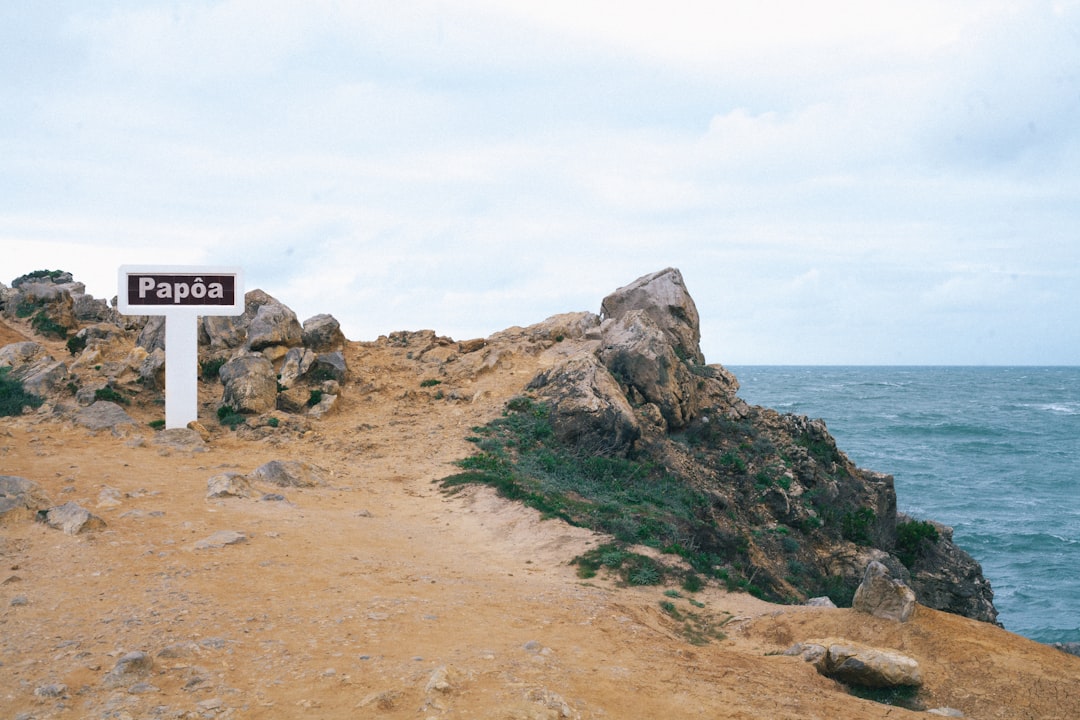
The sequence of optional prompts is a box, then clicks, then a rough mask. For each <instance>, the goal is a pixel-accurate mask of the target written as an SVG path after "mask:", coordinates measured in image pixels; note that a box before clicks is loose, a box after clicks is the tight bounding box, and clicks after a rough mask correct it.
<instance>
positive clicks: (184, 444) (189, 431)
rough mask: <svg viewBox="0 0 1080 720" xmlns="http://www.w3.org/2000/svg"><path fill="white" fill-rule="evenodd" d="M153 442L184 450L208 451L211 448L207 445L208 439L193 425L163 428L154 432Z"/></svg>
mask: <svg viewBox="0 0 1080 720" xmlns="http://www.w3.org/2000/svg"><path fill="white" fill-rule="evenodd" d="M189 425H190V423H189ZM151 442H153V444H154V445H159V446H161V447H166V448H171V449H173V450H182V451H184V452H207V451H208V450H209V449H210V448H208V447H206V441H205V440H203V437H202V435H200V434H199V432H198V430H195V429H194V428H191V427H185V428H169V429H167V430H162V431H160V432H158V433H155V434H154V439H153V440H152V441H151Z"/></svg>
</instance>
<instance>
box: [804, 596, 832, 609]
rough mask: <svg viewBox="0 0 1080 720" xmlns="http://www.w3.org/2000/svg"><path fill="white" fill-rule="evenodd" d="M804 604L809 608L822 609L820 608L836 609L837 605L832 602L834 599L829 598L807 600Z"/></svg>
mask: <svg viewBox="0 0 1080 720" xmlns="http://www.w3.org/2000/svg"><path fill="white" fill-rule="evenodd" d="M803 604H804V605H807V606H808V607H820V608H835V607H836V603H834V602H833V601H832V599H831V598H829V597H827V596H822V597H814V598H810V599H809V600H807V601H806V602H805V603H803Z"/></svg>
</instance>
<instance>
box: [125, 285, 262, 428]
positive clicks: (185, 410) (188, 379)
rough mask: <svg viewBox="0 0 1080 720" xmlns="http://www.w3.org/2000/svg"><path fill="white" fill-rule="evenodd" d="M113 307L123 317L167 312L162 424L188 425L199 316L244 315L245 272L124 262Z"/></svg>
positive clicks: (192, 416) (194, 409) (194, 406)
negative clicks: (163, 421) (114, 306)
mask: <svg viewBox="0 0 1080 720" xmlns="http://www.w3.org/2000/svg"><path fill="white" fill-rule="evenodd" d="M116 309H117V310H119V311H120V312H121V313H122V314H124V315H164V316H165V427H166V428H183V427H187V426H188V423H190V422H191V421H192V420H197V419H198V417H199V412H198V410H199V316H200V315H241V314H243V312H244V275H243V272H241V270H240V269H239V268H234V267H189V266H179V265H122V266H121V267H120V276H119V294H118V295H117V299H116Z"/></svg>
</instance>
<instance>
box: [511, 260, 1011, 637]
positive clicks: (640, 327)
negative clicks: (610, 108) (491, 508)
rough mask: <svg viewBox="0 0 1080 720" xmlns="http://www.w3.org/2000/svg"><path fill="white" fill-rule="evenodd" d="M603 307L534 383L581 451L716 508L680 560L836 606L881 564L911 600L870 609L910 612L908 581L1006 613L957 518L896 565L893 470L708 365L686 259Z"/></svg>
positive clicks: (691, 531) (987, 613) (685, 533)
mask: <svg viewBox="0 0 1080 720" xmlns="http://www.w3.org/2000/svg"><path fill="white" fill-rule="evenodd" d="M601 310H602V314H601V317H597V316H594V315H591V314H588V313H584V314H580V315H579V316H577V318H576V327H577V332H578V333H579V334H580V336H581V337H583V338H584V339H586V340H591V341H592V343H591V344H589V343H585V345H584V347H586V348H587V349H591V352H582V353H579V354H576V355H573V356H569V357H567V358H566V359H565V360H564V361H562V362H561V363H558V364H556V365H555V366H553V367H551V368H549V369H546V370H544V371H543V372H541V373H539V374H538V375H537V376H536V377H534V378H533V379H532V381H531V382H530V383H529V386H528V389H529V390H530V391H531V393H532V395H533V397H535V398H536V399H537V400H540V401H542V402H544V403H546V404H547V405H548V406H549V407H550V412H551V415H550V419H551V424H552V427H553V429H554V432H555V434H556V436H557V437H558V438H559V439H560V440H561V441H562V442H564V443H566V444H568V445H569V446H572V448H573V449H572V451H571V452H572V453H577V454H582V453H585V454H594V455H606V456H611V457H624V458H633V459H636V460H639V461H646V462H651V463H655V464H657V465H659V466H661V467H662V468H663V469H664V471H665V472H667V473H669V474H670V475H671V476H675V477H677V478H679V479H680V480H681V481H682V482H684V483H686V484H687V485H688V486H690V487H692V488H694V490H695V491H696V492H700V493H704V495H705V496H706V497H707V498H708V507H707V508H701V509H700V510H699V511H697V513H698V517H697V519H696V521H695V522H694V523H689V524H687V525H686V527H684V528H683V529H682V531H681V538H674V537H673V538H671V539H670V541H669V542H670V543H671V544H673V545H680V546H686V545H689V546H691V547H693V548H694V552H693V553H689V551H687V550H686V549H685V547H684V549H683V555H684V556H688V555H690V554H692V555H693V557H694V558H696V559H697V562H699V563H700V562H701V558H702V557H706V558H712V560H710V561H709V562H712V568H713V569H712V572H714V573H716V574H718V575H719V576H722V577H727V578H728V582H729V584H730V583H732V582H736V584H738V585H739V586H741V587H747V588H748V589H750V590H751V591H753V592H758V593H760V594H762V595H765V596H767V597H771V598H773V599H781V600H789V601H805V600H806V599H807V598H808V597H810V596H813V595H823V594H824V595H829V596H830V597H832V598H833V599H834V600H835V601H837V602H838V604H840V605H849V604H850V603H851V601H852V598H853V594H854V592H855V589H856V587H857V586H858V585H859V583H860V580H861V579H862V578H863V575H864V570H865V569H866V568H867V565H868V564H871V563H872V564H873V565H872V566H873V567H874V568H875V569H876V568H881V569H885V568H886V567H887V568H888V569H889V572H891V574H892V576H895V577H896V578H897V580H896V585H895V586H894V585H891V584H890V585H889V587H890V588H893V589H894V590H895V588H896V587H899V588H902V590H903V591H904V592H902V593H900V594H902V595H904V597H902V598H901V597H894V598H892V601H895V602H892V601H890V602H886V601H885V600H884V599H883V597H882V596H881V594H878V595H875V596H873V597H871V596H870V595H865V597H864V598H860V599H861V600H864V601H865V603H867V604H872V605H874V609H872V610H870V611H871V612H875V613H879V612H880V613H891V614H893V615H896V617H897V619H903V616H905V615H910V612H911V607H912V605H911V604H910V603H906V602H904V601H905V599H906V600H910V599H911V598H910V597H907V594H908V593H910V592H911V589H914V591H915V594H916V595H917V596H918V598H919V600H920V601H921V602H923V603H924V604H926V605H928V606H930V607H934V608H939V609H945V610H949V611H952V612H956V613H960V614H963V615H967V616H970V617H974V618H978V619H981V620H986V621H990V622H993V621H995V620H996V616H997V613H996V610H995V609H994V607H993V602H992V598H993V594H992V592H991V590H990V586H989V583H988V582H987V581H986V580H985V578H983V577H982V573H981V570H980V569H979V566H978V563H976V562H975V561H974V560H973V559H972V558H971V557H970V556H968V555H967V553H965V552H963V551H962V550H960V549H959V548H957V547H956V546H955V545H954V544H953V543H952V538H951V533H950V532H948V531H947V529H943V530H942V532H941V533H940V534H939V537H938V539H937V540H935V541H933V542H932V543H928V544H927V545H926V547H924V548H923V549H922V551H921V552H920V553H919V554H918V557H917V560H916V561H915V562H914V563H913V564H912V566H911V567H906V566H905V565H904V564H903V562H901V561H900V559H899V557H898V556H897V555H896V554H895V553H896V552H897V548H896V543H897V522H898V516H897V511H896V493H895V489H894V487H893V479H892V477H891V476H889V475H884V474H881V473H876V472H872V471H868V470H863V469H860V468H858V467H856V466H855V465H854V464H853V463H852V462H851V461H850V460H849V459H848V458H847V457H846V456H845V455H844V453H842V452H841V451H840V450H839V449H838V448H837V446H836V442H835V440H834V439H833V438H832V436H831V435H830V434H829V431H828V429H827V427H826V426H825V423H824V422H823V421H821V420H812V419H810V418H807V417H803V416H796V415H791V414H780V413H777V412H776V411H774V410H769V409H766V408H761V407H751V406H749V405H747V404H746V403H745V402H744V401H742V400H741V399H740V398H739V397H738V396H737V390H738V382H737V381H736V379H735V378H734V376H732V375H731V373H729V372H728V371H727V370H725V369H724V368H723V367H722V366H720V365H707V364H704V358H703V356H702V353H701V350H700V348H699V346H698V340H699V338H700V330H699V327H698V314H697V309H696V307H695V306H694V303H693V300H692V299H691V298H690V295H689V293H687V291H686V287H685V284H684V282H683V279H682V276H681V274H680V273H679V271H678V270H676V269H673V268H668V269H666V270H663V271H660V272H657V273H653V274H651V275H647V276H645V277H642V278H640V279H639V280H637V281H635V282H634V283H632V284H630V285H628V286H626V287H625V288H620V289H619V290H617V291H616V292H614V293H612V294H611V295H609V296H608V297H607V298H605V299H604V301H603V303H602V307H601ZM548 325H549V324H548V323H544V324H541V325H539V326H534V328H532V329H526V332H533V333H541V332H542V328H546V327H548ZM902 519H903V518H902ZM909 586H910V588H909ZM879 589H880V588H879ZM893 595H897V593H896V592H894V593H893Z"/></svg>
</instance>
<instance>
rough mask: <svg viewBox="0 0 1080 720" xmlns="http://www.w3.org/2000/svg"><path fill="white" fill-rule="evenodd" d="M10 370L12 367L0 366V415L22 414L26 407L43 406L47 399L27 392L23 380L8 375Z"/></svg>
mask: <svg viewBox="0 0 1080 720" xmlns="http://www.w3.org/2000/svg"><path fill="white" fill-rule="evenodd" d="M9 372H11V368H7V367H5V368H0V416H3V417H8V416H12V415H22V412H23V409H24V408H27V407H31V408H37V407H41V404H42V403H43V402H45V400H44V399H43V398H40V397H38V396H37V395H33V394H31V393H28V392H26V390H25V389H24V388H23V385H22V383H21V382H19V381H18V380H15V379H13V378H10V377H8V373H9Z"/></svg>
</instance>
